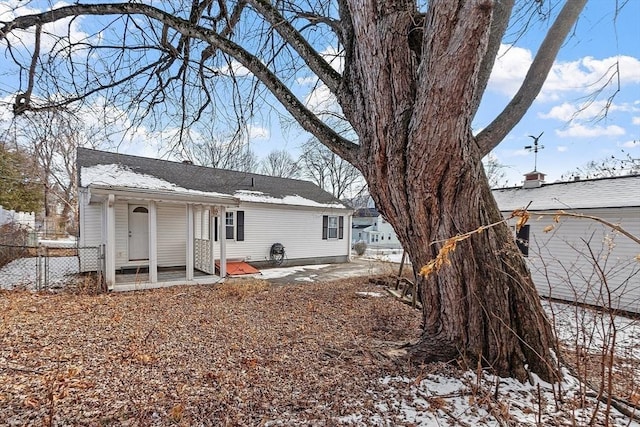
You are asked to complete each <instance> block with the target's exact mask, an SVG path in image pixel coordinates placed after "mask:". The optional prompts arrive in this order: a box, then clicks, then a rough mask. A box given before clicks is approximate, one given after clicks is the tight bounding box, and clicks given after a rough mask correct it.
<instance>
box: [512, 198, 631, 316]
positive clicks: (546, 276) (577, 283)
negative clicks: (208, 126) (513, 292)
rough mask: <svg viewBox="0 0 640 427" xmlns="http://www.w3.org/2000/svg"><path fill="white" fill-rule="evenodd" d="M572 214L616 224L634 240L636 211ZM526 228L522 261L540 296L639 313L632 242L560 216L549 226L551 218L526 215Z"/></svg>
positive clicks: (601, 210) (599, 226)
mask: <svg viewBox="0 0 640 427" xmlns="http://www.w3.org/2000/svg"><path fill="white" fill-rule="evenodd" d="M555 212H556V211H546V213H555ZM573 212H576V213H583V214H587V215H592V216H596V217H598V218H601V219H604V220H606V221H609V222H611V223H614V224H620V225H621V226H622V227H623V228H624V229H625V230H627V231H628V232H630V233H631V234H633V235H636V236H638V235H640V208H639V207H629V208H599V209H586V210H575V211H573ZM505 215H508V213H505ZM529 224H530V227H531V229H530V243H529V256H528V258H527V261H528V265H529V268H530V270H531V274H532V277H533V281H534V283H535V284H536V287H537V289H538V292H540V294H541V295H543V296H546V297H550V298H556V299H561V300H566V301H575V302H578V303H585V304H591V305H597V306H605V307H606V306H611V307H612V308H615V309H620V310H626V311H631V312H640V273H639V270H640V263H638V261H637V260H636V259H635V257H636V256H637V255H638V253H640V249H639V248H638V245H637V243H635V242H633V241H632V240H631V239H629V238H627V237H625V236H623V235H621V234H619V233H616V232H614V231H613V230H611V229H610V228H609V227H606V226H604V225H602V224H600V223H597V222H594V221H592V220H589V219H577V218H569V217H562V218H560V222H559V223H557V224H555V223H554V222H553V218H552V217H548V216H545V217H542V218H541V219H538V220H536V212H531V220H530V221H529ZM552 224H553V225H554V226H555V228H554V230H552V231H551V232H548V233H545V232H544V231H543V229H544V228H545V227H547V226H549V225H552ZM587 242H588V244H587ZM592 253H593V255H591V254H592ZM592 256H593V257H594V258H596V259H598V261H599V265H600V266H601V267H602V268H603V269H604V272H605V275H606V282H604V281H603V280H601V279H600V275H599V274H598V271H597V269H596V268H594V262H593V261H592V260H591V259H590V258H591V257H592Z"/></svg>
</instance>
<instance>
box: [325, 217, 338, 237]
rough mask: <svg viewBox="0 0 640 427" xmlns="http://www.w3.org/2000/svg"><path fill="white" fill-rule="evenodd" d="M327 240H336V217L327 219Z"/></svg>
mask: <svg viewBox="0 0 640 427" xmlns="http://www.w3.org/2000/svg"><path fill="white" fill-rule="evenodd" d="M327 238H329V239H337V238H338V217H337V216H330V217H329V224H328V227H327Z"/></svg>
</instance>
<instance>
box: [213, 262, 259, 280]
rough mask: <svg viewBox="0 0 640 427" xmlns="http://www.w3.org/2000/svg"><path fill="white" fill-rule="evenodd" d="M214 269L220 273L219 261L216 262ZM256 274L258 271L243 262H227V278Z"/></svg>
mask: <svg viewBox="0 0 640 427" xmlns="http://www.w3.org/2000/svg"><path fill="white" fill-rule="evenodd" d="M216 269H217V270H218V271H220V261H216ZM256 273H260V270H258V269H256V268H254V267H252V266H250V265H249V264H247V263H246V262H244V261H227V275H229V276H242V275H245V274H256Z"/></svg>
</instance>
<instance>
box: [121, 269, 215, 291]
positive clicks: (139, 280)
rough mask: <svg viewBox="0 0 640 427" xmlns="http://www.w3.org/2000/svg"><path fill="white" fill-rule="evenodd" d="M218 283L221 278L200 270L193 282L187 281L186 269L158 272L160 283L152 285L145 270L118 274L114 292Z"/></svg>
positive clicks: (194, 275)
mask: <svg viewBox="0 0 640 427" xmlns="http://www.w3.org/2000/svg"><path fill="white" fill-rule="evenodd" d="M218 281H220V277H219V276H216V275H212V274H207V273H204V272H202V271H199V270H194V272H193V280H192V281H187V272H186V271H185V270H184V269H179V268H178V269H171V270H160V271H158V281H157V282H156V283H150V282H149V273H148V272H147V271H146V269H145V272H132V273H119V274H116V283H115V286H114V290H125V289H126V290H128V289H132V286H133V288H136V289H150V288H156V287H164V286H169V285H176V284H180V283H184V284H187V283H216V282H218Z"/></svg>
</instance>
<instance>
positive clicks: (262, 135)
mask: <svg viewBox="0 0 640 427" xmlns="http://www.w3.org/2000/svg"><path fill="white" fill-rule="evenodd" d="M247 132H248V134H249V139H269V135H270V133H269V129H267V128H264V127H262V126H257V125H248V126H247Z"/></svg>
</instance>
